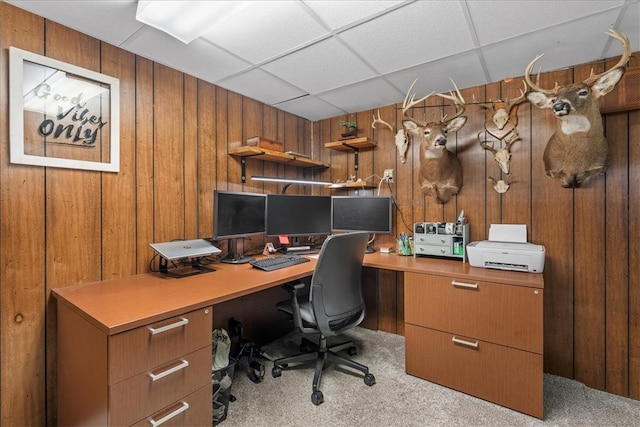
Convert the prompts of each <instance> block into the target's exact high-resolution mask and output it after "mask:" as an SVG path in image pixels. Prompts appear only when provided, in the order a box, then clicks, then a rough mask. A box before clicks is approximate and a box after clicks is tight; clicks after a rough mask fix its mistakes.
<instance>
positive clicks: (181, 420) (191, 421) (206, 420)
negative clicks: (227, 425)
mask: <svg viewBox="0 0 640 427" xmlns="http://www.w3.org/2000/svg"><path fill="white" fill-rule="evenodd" d="M209 368H211V367H209ZM208 378H209V384H208V385H207V386H206V387H203V388H201V389H200V390H198V391H197V392H195V393H193V394H191V395H189V396H187V397H185V398H184V399H180V400H178V401H176V402H175V403H174V404H172V405H169V406H167V407H166V408H164V409H162V410H160V411H158V412H156V413H155V414H153V415H151V416H149V417H147V418H145V419H143V420H142V421H139V422H138V423H136V424H134V427H152V426H153V425H154V424H155V425H157V424H158V422H159V421H160V420H162V419H163V418H165V417H166V418H168V419H167V420H166V421H165V422H163V423H162V424H161V425H162V427H177V426H210V425H211V423H212V420H213V412H212V411H213V410H212V406H211V396H212V389H211V372H209V376H208ZM152 421H153V422H152Z"/></svg>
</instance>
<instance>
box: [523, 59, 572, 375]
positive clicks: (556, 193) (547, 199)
mask: <svg viewBox="0 0 640 427" xmlns="http://www.w3.org/2000/svg"><path fill="white" fill-rule="evenodd" d="M571 78H572V70H563V71H558V72H554V73H548V74H543V75H541V76H540V85H541V86H542V87H553V84H554V82H556V81H557V82H558V83H559V84H565V83H568V82H570V81H571ZM531 114H532V119H531V121H532V123H536V126H533V125H532V129H531V135H530V138H531V145H532V148H533V150H532V163H533V171H532V172H533V176H532V182H531V194H532V218H531V233H530V235H531V241H532V242H534V243H537V244H542V245H544V246H545V248H546V260H545V266H544V283H545V293H544V298H545V300H544V312H545V313H544V319H545V322H544V330H545V334H544V338H545V343H544V349H545V355H551V354H553V355H554V356H553V357H550V356H547V357H545V361H544V363H545V372H550V373H553V374H556V375H561V376H565V377H568V378H573V373H574V371H573V364H574V359H573V345H572V344H573V326H574V324H573V311H574V307H573V288H574V281H573V271H574V266H573V190H571V189H565V188H561V187H560V185H559V184H558V182H556V181H555V180H552V179H549V178H547V177H546V173H545V171H544V164H543V162H542V153H543V152H544V147H545V146H546V144H547V141H548V140H549V138H550V137H551V135H552V134H553V132H554V130H555V125H556V118H555V117H553V114H552V113H551V112H550V111H548V110H540V109H538V108H532V109H531Z"/></svg>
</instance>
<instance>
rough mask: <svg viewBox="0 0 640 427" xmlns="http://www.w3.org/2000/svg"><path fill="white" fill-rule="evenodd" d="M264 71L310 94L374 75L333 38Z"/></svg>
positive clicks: (266, 65) (290, 56) (271, 64)
mask: <svg viewBox="0 0 640 427" xmlns="http://www.w3.org/2000/svg"><path fill="white" fill-rule="evenodd" d="M301 64H304V65H301ZM264 69H265V70H267V71H269V72H271V73H273V74H274V75H276V76H278V77H280V78H282V79H284V80H287V81H289V82H291V83H292V84H293V85H295V86H298V87H299V88H301V89H303V90H305V91H307V92H308V93H310V94H315V93H318V92H323V91H326V90H329V89H333V88H336V87H341V86H344V85H347V84H350V83H354V82H357V81H360V80H366V79H369V78H371V77H374V76H375V73H374V72H373V70H371V69H370V68H369V67H368V66H367V65H366V64H364V63H363V62H362V61H360V59H358V58H357V57H356V56H354V55H353V54H352V53H351V52H350V51H349V50H348V49H346V48H345V47H344V46H343V45H342V44H341V43H339V42H338V41H336V40H335V39H327V40H324V41H322V42H319V43H316V44H314V45H312V46H309V47H308V48H306V49H304V50H301V51H298V52H295V53H292V54H290V55H287V56H285V57H282V58H280V59H277V60H275V61H273V62H270V63H268V64H265V65H264Z"/></svg>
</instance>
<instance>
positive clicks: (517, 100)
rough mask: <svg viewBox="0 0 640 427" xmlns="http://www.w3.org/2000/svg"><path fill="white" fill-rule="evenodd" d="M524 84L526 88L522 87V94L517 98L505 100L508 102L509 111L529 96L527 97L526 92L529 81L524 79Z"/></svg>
mask: <svg viewBox="0 0 640 427" xmlns="http://www.w3.org/2000/svg"><path fill="white" fill-rule="evenodd" d="M522 84H523V85H524V89H520V96H518V97H517V98H513V99H512V100H509V99H506V100H505V102H506V103H507V108H506V110H507V111H510V110H511V109H512V108H513V107H515V106H516V105H518V104H520V103H522V102H524V101H526V100H527V98H526V97H525V92H526V91H527V82H526V81H524V80H523V81H522Z"/></svg>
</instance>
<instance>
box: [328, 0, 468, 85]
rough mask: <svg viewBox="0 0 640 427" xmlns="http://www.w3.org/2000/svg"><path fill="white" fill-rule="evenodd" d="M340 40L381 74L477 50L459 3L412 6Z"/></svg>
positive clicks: (409, 5)
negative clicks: (474, 48)
mask: <svg viewBox="0 0 640 427" xmlns="http://www.w3.org/2000/svg"><path fill="white" fill-rule="evenodd" d="M435 17H439V18H435ZM443 17H445V18H443ZM339 37H340V38H341V39H342V40H344V41H345V42H346V43H347V44H348V45H349V46H351V47H352V48H353V49H354V50H355V51H357V52H358V53H359V54H360V55H362V57H363V58H364V59H365V61H367V62H368V63H369V64H371V65H372V66H373V67H374V68H375V69H376V70H377V71H378V72H380V73H389V72H393V71H397V70H400V69H403V68H407V67H412V66H414V65H417V64H421V63H424V62H427V61H432V60H436V59H439V58H443V57H447V56H451V55H453V54H455V53H458V52H462V51H465V50H469V49H472V48H473V47H474V45H473V40H472V38H471V35H470V33H469V30H468V28H467V25H466V21H465V19H464V14H463V12H462V8H461V6H460V3H459V2H457V1H456V2H453V1H451V2H434V1H421V2H415V3H410V4H408V5H407V6H405V7H402V8H398V9H396V10H394V11H392V12H390V13H388V14H386V15H383V16H381V17H379V18H376V19H374V20H372V21H369V22H366V23H364V24H362V25H358V26H357V27H355V28H352V29H350V30H347V31H345V32H343V33H340V34H339Z"/></svg>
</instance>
